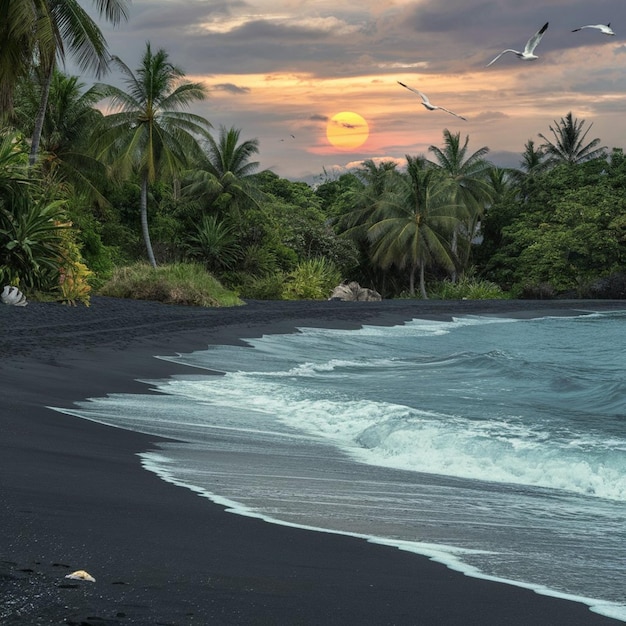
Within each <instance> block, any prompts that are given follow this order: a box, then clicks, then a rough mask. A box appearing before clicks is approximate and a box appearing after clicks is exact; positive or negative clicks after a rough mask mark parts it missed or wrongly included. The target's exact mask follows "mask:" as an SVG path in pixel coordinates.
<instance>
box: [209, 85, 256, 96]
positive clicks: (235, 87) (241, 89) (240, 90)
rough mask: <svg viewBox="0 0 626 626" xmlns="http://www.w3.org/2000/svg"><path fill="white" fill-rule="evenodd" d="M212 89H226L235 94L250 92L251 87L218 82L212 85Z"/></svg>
mask: <svg viewBox="0 0 626 626" xmlns="http://www.w3.org/2000/svg"><path fill="white" fill-rule="evenodd" d="M211 89H212V90H216V91H226V92H228V93H234V94H238V93H250V87H239V86H238V85H234V84H233V83H217V84H216V85H211Z"/></svg>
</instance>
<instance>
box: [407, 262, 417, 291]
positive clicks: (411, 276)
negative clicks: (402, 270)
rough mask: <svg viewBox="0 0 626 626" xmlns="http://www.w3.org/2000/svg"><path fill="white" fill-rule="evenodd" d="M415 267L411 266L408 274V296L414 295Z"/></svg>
mask: <svg viewBox="0 0 626 626" xmlns="http://www.w3.org/2000/svg"><path fill="white" fill-rule="evenodd" d="M416 269H417V267H416V266H415V265H411V271H410V272H409V295H410V296H413V295H415V270H416Z"/></svg>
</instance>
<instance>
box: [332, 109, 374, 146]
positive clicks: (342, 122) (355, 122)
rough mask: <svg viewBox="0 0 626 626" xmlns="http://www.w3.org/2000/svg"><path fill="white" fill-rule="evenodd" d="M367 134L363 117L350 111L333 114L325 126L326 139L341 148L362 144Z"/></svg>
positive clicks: (367, 129) (367, 130) (366, 126)
mask: <svg viewBox="0 0 626 626" xmlns="http://www.w3.org/2000/svg"><path fill="white" fill-rule="evenodd" d="M368 136H369V126H368V125H367V122H366V121H365V119H364V118H363V117H361V116H360V115H359V114H358V113H352V112H351V111H342V112H341V113H337V114H336V115H333V116H332V117H331V118H330V120H328V125H327V126H326V137H328V141H329V142H330V143H331V144H332V145H333V146H335V148H339V149H341V150H351V149H353V148H358V147H359V146H362V145H363V144H364V143H365V142H366V141H367V138H368Z"/></svg>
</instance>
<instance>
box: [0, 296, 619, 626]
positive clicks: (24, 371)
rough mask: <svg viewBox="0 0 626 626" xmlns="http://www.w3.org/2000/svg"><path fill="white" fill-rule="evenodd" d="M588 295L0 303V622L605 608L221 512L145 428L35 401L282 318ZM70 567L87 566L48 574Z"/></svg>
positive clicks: (338, 619) (378, 316) (241, 619)
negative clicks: (87, 578) (164, 465)
mask: <svg viewBox="0 0 626 626" xmlns="http://www.w3.org/2000/svg"><path fill="white" fill-rule="evenodd" d="M604 310H626V302H625V301H590V300H582V301H488V302H487V301H459V302H449V301H446V302H437V301H433V302H429V301H410V300H398V301H383V302H380V303H378V302H377V303H343V302H251V303H248V304H247V305H246V306H242V307H235V308H227V309H199V308H191V307H174V306H168V305H161V304H157V303H148V302H136V301H126V300H114V299H106V298H93V301H92V305H91V307H89V308H85V307H75V308H72V307H65V306H62V305H57V304H41V303H30V304H29V305H28V306H27V307H25V308H21V307H11V306H6V305H0V398H1V403H0V624H2V625H4V626H10V625H13V624H19V625H21V626H30V625H35V624H84V625H89V624H92V625H103V624H142V625H153V624H154V625H156V624H177V625H187V624H202V625H204V624H206V625H209V624H267V625H288V626H291V625H332V624H348V625H352V624H355V625H356V624H359V625H362V624H374V625H379V624H380V625H387V624H389V625H391V624H396V625H409V624H410V625H426V626H430V625H439V624H441V625H457V624H458V625H481V626H488V625H493V626H496V625H498V626H501V625H505V624H511V625H520V626H521V625H546V626H547V625H550V626H555V625H564V626H565V625H567V626H573V625H585V626H594V625H601V624H606V625H607V626H608V625H609V624H617V623H618V622H617V621H616V620H612V619H609V618H605V617H602V616H599V615H597V614H594V613H592V612H591V611H590V610H589V609H588V607H587V606H585V605H583V604H579V603H576V602H570V601H566V600H561V599H557V598H552V597H548V596H542V595H538V594H536V593H534V592H532V591H529V590H525V589H521V588H517V587H513V586H509V585H505V584H500V583H494V582H488V581H483V580H479V579H472V578H469V577H466V576H463V575H462V574H459V573H456V572H453V571H451V570H449V569H447V568H446V567H444V566H443V565H439V564H437V563H433V562H431V561H429V560H428V559H427V558H425V557H420V556H416V555H414V554H410V553H408V552H402V551H400V550H396V549H395V548H390V547H385V546H380V545H374V544H371V543H368V542H366V541H364V540H361V539H356V538H349V537H344V536H336V535H331V534H325V533H316V532H311V531H305V530H300V529H295V528H288V527H284V526H277V525H272V524H269V523H266V522H263V521H261V520H257V519H252V518H247V517H242V516H238V515H234V514H232V513H227V512H225V511H224V510H223V508H222V507H220V506H218V505H216V504H213V503H211V502H210V501H209V500H207V499H205V498H202V497H199V496H198V495H197V494H195V493H193V492H192V491H190V490H187V489H184V488H181V487H175V486H173V485H171V484H169V483H166V482H164V481H162V480H161V479H160V478H158V477H157V476H156V475H155V474H153V473H151V472H148V471H146V470H144V469H142V467H141V465H140V460H139V457H138V456H137V453H138V452H143V451H146V450H154V449H155V446H156V442H157V440H156V438H155V437H150V436H146V435H141V434H137V433H132V432H127V431H124V430H120V429H115V428H109V427H106V426H103V425H100V424H96V423H93V422H89V421H87V420H82V419H79V418H74V417H71V416H67V415H64V414H61V413H59V412H56V411H53V410H51V409H49V408H46V407H48V406H64V407H69V406H71V405H72V403H73V402H74V401H77V400H80V399H83V398H86V397H93V396H103V395H106V394H107V393H111V392H126V393H132V392H134V391H135V392H137V391H141V392H145V391H146V389H145V385H144V384H142V383H139V382H137V379H146V378H163V377H166V376H168V375H170V374H174V373H177V372H180V371H188V369H187V368H183V367H182V366H180V367H179V366H177V365H176V364H173V363H171V362H167V361H163V360H160V359H156V358H153V357H154V356H155V355H171V354H176V353H177V352H190V351H192V350H195V349H202V348H204V347H205V346H207V345H208V344H212V343H233V342H237V341H238V340H239V339H240V338H242V337H253V336H260V335H262V334H267V333H273V332H291V331H293V330H294V329H295V328H296V327H298V326H325V327H342V328H357V327H359V326H360V325H361V324H395V323H401V322H403V321H405V320H408V319H412V318H446V317H449V316H450V315H456V314H479V313H492V314H499V315H500V314H501V315H516V316H535V315H546V314H554V315H569V314H576V313H580V312H583V311H584V312H591V311H604ZM79 569H85V570H87V571H88V572H89V573H90V574H92V575H93V576H94V577H95V578H96V582H95V583H91V582H84V581H72V580H69V579H66V578H65V575H66V574H67V573H69V572H71V571H73V570H79Z"/></svg>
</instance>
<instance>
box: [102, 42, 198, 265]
mask: <svg viewBox="0 0 626 626" xmlns="http://www.w3.org/2000/svg"><path fill="white" fill-rule="evenodd" d="M112 61H113V63H115V65H116V66H117V67H118V68H119V69H120V71H121V72H122V74H123V75H124V82H125V84H126V89H121V88H119V87H115V86H113V85H104V84H98V85H97V86H96V87H97V89H98V90H99V91H100V93H101V94H102V97H103V98H109V100H110V106H111V107H112V109H113V111H114V112H113V113H111V114H110V115H106V116H104V117H103V120H102V128H101V129H98V130H97V131H96V133H95V136H94V144H95V149H96V156H97V158H102V159H103V160H105V162H110V163H111V164H112V165H113V168H114V170H115V171H117V172H118V173H119V174H120V175H121V176H123V177H129V176H130V175H131V174H133V173H136V174H137V175H138V176H139V179H140V186H141V198H140V211H141V229H142V234H143V238H144V242H145V245H146V250H147V254H148V259H149V261H150V263H151V264H152V266H153V267H156V260H155V258H154V252H153V251H152V244H151V242H150V232H149V230H148V185H149V184H150V183H152V182H154V181H155V180H156V179H157V177H159V176H169V177H171V178H172V179H176V177H177V176H178V175H179V173H180V172H181V171H182V170H183V169H184V167H185V166H186V165H187V163H188V161H189V159H190V158H192V157H193V156H194V155H195V156H196V158H200V147H199V145H198V137H208V136H209V134H208V129H209V128H210V126H211V124H210V123H209V122H208V121H207V120H206V119H204V118H203V117H201V116H199V115H195V114H193V113H188V112H183V111H180V110H179V109H181V108H183V107H188V106H189V105H190V104H191V103H192V102H196V101H198V100H203V99H204V98H205V97H206V90H205V87H204V85H202V84H201V83H192V82H186V81H183V77H184V76H185V74H184V72H183V71H182V70H181V69H179V68H178V67H176V66H175V65H172V63H170V62H169V60H168V54H167V52H165V50H162V49H161V50H158V51H157V52H156V53H155V54H153V53H152V49H151V47H150V43H149V42H148V43H147V44H146V51H145V53H144V55H143V58H142V60H141V64H140V66H139V68H138V69H137V71H136V73H134V72H133V71H132V70H131V69H130V68H129V67H128V66H127V65H126V64H125V63H124V62H123V61H122V60H121V59H120V58H118V57H113V58H112Z"/></svg>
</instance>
